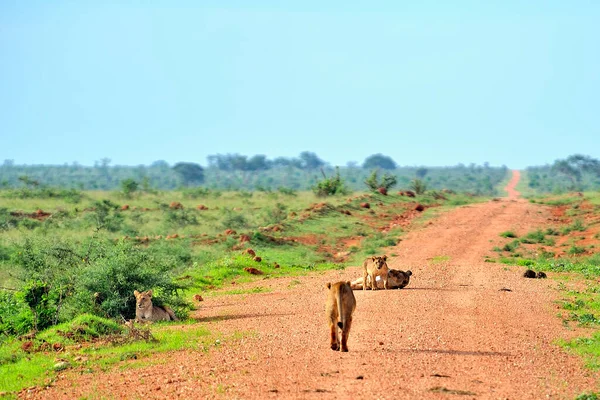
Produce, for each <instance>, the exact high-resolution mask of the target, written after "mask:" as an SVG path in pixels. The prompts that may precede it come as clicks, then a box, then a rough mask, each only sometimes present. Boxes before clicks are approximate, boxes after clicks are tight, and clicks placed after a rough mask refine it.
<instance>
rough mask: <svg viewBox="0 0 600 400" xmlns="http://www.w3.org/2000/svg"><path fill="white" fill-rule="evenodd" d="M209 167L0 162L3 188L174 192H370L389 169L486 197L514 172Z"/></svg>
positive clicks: (235, 162)
mask: <svg viewBox="0 0 600 400" xmlns="http://www.w3.org/2000/svg"><path fill="white" fill-rule="evenodd" d="M207 161H208V165H207V166H206V167H203V166H201V165H200V164H198V163H194V162H179V163H176V164H174V165H172V166H171V165H169V164H168V163H167V162H166V161H162V160H159V161H155V162H153V163H152V164H150V165H138V166H120V165H115V166H111V165H110V162H111V160H110V159H108V158H105V159H102V160H101V161H100V162H97V163H96V164H95V165H94V166H93V167H89V166H82V165H79V164H71V165H69V164H65V165H15V164H14V162H12V161H10V160H7V161H5V162H4V164H2V165H0V187H4V188H19V187H37V186H36V185H38V186H40V187H60V188H67V189H79V190H114V189H119V188H122V189H123V191H124V192H132V191H134V190H138V189H140V190H171V189H176V188H181V187H194V186H203V187H206V188H210V189H217V190H277V189H279V188H288V189H293V190H311V189H312V188H314V187H315V186H316V185H317V184H318V183H319V182H320V181H321V180H322V179H323V177H324V176H325V177H333V176H334V175H335V176H336V177H338V176H339V179H341V180H343V182H344V185H345V187H346V189H348V190H358V191H361V190H368V187H367V185H366V184H365V182H366V181H368V179H369V177H371V176H372V174H373V172H374V171H379V170H381V171H382V175H383V171H385V174H387V175H389V176H390V177H392V176H393V177H394V178H395V180H396V183H397V185H396V186H397V187H398V189H399V190H402V189H406V188H408V187H409V186H410V184H411V182H412V181H413V180H414V179H415V178H417V179H419V180H421V181H422V182H423V183H424V184H426V186H427V188H428V189H433V190H436V189H452V190H456V191H465V192H471V193H474V194H482V195H497V194H499V193H497V192H496V190H497V187H498V185H499V184H500V182H502V181H503V180H504V179H505V178H506V176H507V173H508V169H507V167H506V166H502V167H490V166H489V165H488V164H487V163H486V164H484V165H483V166H478V165H475V164H471V165H469V166H465V165H463V164H459V165H457V166H451V167H424V166H419V167H400V166H398V164H397V163H396V162H395V161H394V160H393V159H392V158H391V157H389V156H386V155H383V154H374V155H371V156H369V157H367V158H366V159H365V160H364V162H363V164H362V165H358V164H357V163H348V164H347V165H346V166H342V167H339V168H337V171H336V168H335V167H333V166H331V165H330V164H329V163H327V162H326V161H324V160H322V159H321V158H319V157H318V156H317V155H316V154H315V153H312V152H308V151H305V152H302V153H300V154H299V156H298V157H293V158H285V157H278V158H275V159H273V160H269V159H267V157H266V156H264V155H254V156H246V155H240V154H216V155H211V156H209V157H208V160H207Z"/></svg>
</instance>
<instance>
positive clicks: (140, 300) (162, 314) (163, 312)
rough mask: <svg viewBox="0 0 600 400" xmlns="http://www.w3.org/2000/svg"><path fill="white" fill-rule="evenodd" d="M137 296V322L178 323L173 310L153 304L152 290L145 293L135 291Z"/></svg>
mask: <svg viewBox="0 0 600 400" xmlns="http://www.w3.org/2000/svg"><path fill="white" fill-rule="evenodd" d="M133 294H134V295H135V320H136V321H140V322H141V321H171V320H173V321H177V320H178V318H177V317H176V316H175V313H174V312H173V310H171V309H170V308H169V307H167V306H162V307H160V306H155V305H153V304H152V290H147V291H145V292H141V293H140V292H138V291H137V290H134V291H133Z"/></svg>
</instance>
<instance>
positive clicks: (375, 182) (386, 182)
mask: <svg viewBox="0 0 600 400" xmlns="http://www.w3.org/2000/svg"><path fill="white" fill-rule="evenodd" d="M377 174H378V171H377V170H374V171H372V172H371V175H369V177H368V178H367V179H365V185H367V187H368V188H369V190H371V191H372V192H379V193H381V194H387V191H388V190H389V189H391V188H392V187H394V186H395V185H396V184H397V183H398V179H397V178H396V176H395V175H391V174H387V173H385V174H383V176H382V177H381V181H380V180H379V179H378V177H377Z"/></svg>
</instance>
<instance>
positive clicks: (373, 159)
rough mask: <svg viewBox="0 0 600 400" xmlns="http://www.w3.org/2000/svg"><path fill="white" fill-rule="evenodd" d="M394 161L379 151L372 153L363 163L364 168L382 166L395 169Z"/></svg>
mask: <svg viewBox="0 0 600 400" xmlns="http://www.w3.org/2000/svg"><path fill="white" fill-rule="evenodd" d="M396 166H397V165H396V162H395V161H394V160H393V159H392V158H391V157H389V156H384V155H383V154H381V153H378V154H373V155H371V156H369V157H367V158H366V159H365V162H364V163H363V168H364V169H370V168H383V169H396Z"/></svg>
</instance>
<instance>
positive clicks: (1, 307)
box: [0, 290, 34, 343]
mask: <svg viewBox="0 0 600 400" xmlns="http://www.w3.org/2000/svg"><path fill="white" fill-rule="evenodd" d="M33 328H34V316H33V314H32V311H31V309H30V308H29V307H28V306H27V304H25V302H24V300H23V299H22V298H19V295H18V293H16V292H13V291H7V290H2V291H0V343H1V342H2V340H3V337H6V336H11V335H23V334H25V333H27V332H29V331H30V330H32V329H33Z"/></svg>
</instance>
